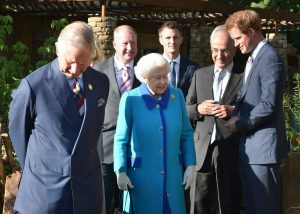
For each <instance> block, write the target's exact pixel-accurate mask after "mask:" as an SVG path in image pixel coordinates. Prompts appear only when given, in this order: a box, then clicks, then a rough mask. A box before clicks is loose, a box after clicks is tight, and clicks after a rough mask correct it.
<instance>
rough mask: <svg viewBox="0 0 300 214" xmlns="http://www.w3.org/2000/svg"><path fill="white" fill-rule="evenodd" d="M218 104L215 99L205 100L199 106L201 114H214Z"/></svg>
mask: <svg viewBox="0 0 300 214" xmlns="http://www.w3.org/2000/svg"><path fill="white" fill-rule="evenodd" d="M215 106H216V101H214V100H205V101H203V102H202V103H200V104H199V105H198V106H197V110H198V112H199V114H202V115H205V116H212V115H213V114H212V109H213V108H214V107H215Z"/></svg>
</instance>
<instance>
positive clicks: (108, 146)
mask: <svg viewBox="0 0 300 214" xmlns="http://www.w3.org/2000/svg"><path fill="white" fill-rule="evenodd" d="M96 69H97V70H99V71H101V72H103V73H105V74H106V75H107V77H108V79H109V82H110V88H109V94H108V98H107V104H106V107H105V117H104V123H103V127H102V137H100V139H99V143H98V151H99V154H100V153H103V155H102V156H103V157H104V158H103V160H102V169H103V178H104V188H105V199H106V207H108V208H109V207H110V203H111V199H112V196H113V192H115V194H116V195H115V200H118V197H119V196H118V186H117V182H116V175H115V173H114V171H113V159H114V158H113V146H114V135H115V131H116V124H117V118H118V114H119V103H120V99H121V93H120V91H119V86H118V82H117V78H116V72H115V68H114V56H112V57H110V58H109V59H108V60H107V61H106V62H104V63H103V64H102V65H99V66H96ZM133 76H134V75H133ZM139 85H140V82H139V81H138V80H137V79H136V78H134V80H133V87H132V88H135V87H137V86H139ZM108 208H107V211H109V209H108Z"/></svg>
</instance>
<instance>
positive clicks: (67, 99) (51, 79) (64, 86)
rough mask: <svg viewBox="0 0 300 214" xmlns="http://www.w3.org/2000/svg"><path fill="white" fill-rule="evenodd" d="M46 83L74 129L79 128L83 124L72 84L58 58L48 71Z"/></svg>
mask: <svg viewBox="0 0 300 214" xmlns="http://www.w3.org/2000/svg"><path fill="white" fill-rule="evenodd" d="M45 83H46V85H47V87H48V88H49V90H50V93H52V95H53V97H54V100H56V101H57V102H58V103H59V106H60V107H61V109H62V111H63V113H64V115H65V117H66V119H67V121H68V123H69V124H70V126H71V127H73V128H74V130H76V131H77V130H78V124H81V119H80V115H79V112H78V109H77V108H76V104H75V100H74V98H73V95H72V92H71V88H70V85H69V83H68V80H67V78H66V77H65V76H64V75H63V74H62V73H61V71H60V69H59V66H58V60H57V59H56V60H54V61H53V62H52V64H51V69H49V71H48V77H46V78H45Z"/></svg>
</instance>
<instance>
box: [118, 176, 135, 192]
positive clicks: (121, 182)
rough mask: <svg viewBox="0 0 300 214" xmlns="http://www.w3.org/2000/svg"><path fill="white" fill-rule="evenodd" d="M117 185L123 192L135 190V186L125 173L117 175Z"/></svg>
mask: <svg viewBox="0 0 300 214" xmlns="http://www.w3.org/2000/svg"><path fill="white" fill-rule="evenodd" d="M117 183H118V187H119V189H121V190H127V189H128V187H129V188H133V185H132V184H131V181H130V179H129V178H128V176H127V175H126V173H125V172H121V173H117Z"/></svg>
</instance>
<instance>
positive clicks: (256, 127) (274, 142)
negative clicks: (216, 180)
mask: <svg viewBox="0 0 300 214" xmlns="http://www.w3.org/2000/svg"><path fill="white" fill-rule="evenodd" d="M284 84H285V71H284V64H283V62H282V59H281V58H280V56H279V55H278V53H277V52H276V50H275V49H274V48H273V47H272V46H271V45H270V44H269V43H267V44H266V45H264V46H263V47H262V48H261V49H260V50H259V52H258V54H257V56H256V57H255V59H254V62H253V64H252V67H251V70H250V72H249V75H248V78H247V82H246V83H245V84H244V86H243V88H242V90H241V91H240V92H241V93H240V94H239V97H238V99H237V103H236V108H235V114H236V115H239V116H240V119H239V120H238V121H237V122H236V127H237V129H238V131H239V132H241V133H242V136H241V139H240V156H241V158H243V160H244V162H246V163H249V164H274V163H279V162H280V160H281V159H282V158H286V157H287V151H288V144H287V140H286V133H285V125H284V115H283V108H282V102H283V92H284Z"/></svg>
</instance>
